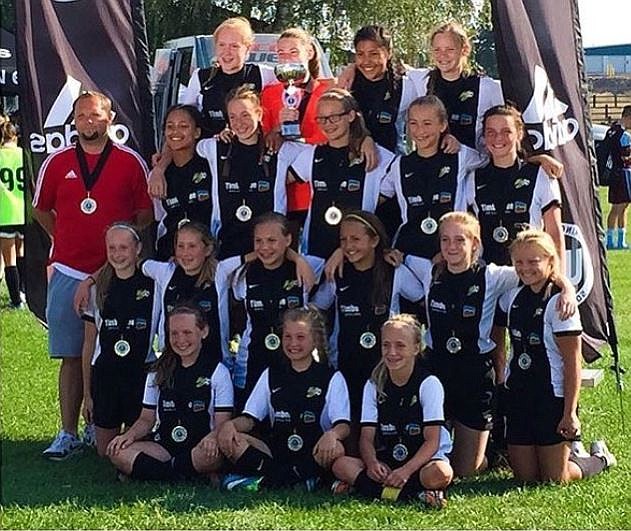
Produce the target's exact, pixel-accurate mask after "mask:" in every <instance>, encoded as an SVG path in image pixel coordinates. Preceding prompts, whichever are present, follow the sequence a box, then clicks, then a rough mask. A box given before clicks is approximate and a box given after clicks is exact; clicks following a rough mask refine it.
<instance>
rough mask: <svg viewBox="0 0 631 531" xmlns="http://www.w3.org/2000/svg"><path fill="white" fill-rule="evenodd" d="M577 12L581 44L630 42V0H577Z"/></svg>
mask: <svg viewBox="0 0 631 531" xmlns="http://www.w3.org/2000/svg"><path fill="white" fill-rule="evenodd" d="M550 1H551V2H553V1H554V0H550ZM578 13H579V17H580V19H581V29H582V32H583V46H585V47H590V46H605V45H607V44H631V0H578Z"/></svg>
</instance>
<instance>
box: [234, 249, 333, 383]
mask: <svg viewBox="0 0 631 531" xmlns="http://www.w3.org/2000/svg"><path fill="white" fill-rule="evenodd" d="M303 258H305V260H307V262H308V263H309V265H310V266H311V268H312V269H313V270H314V273H315V275H316V281H317V280H318V279H319V277H320V274H321V273H322V270H323V268H324V260H322V259H321V258H316V257H311V256H305V257H303ZM232 291H233V294H234V298H235V299H236V300H238V301H243V304H244V307H245V311H246V315H247V320H246V327H245V330H244V331H243V334H242V337H241V341H240V343H239V350H238V352H237V356H236V359H235V360H234V367H233V370H232V374H233V380H234V384H235V387H238V388H239V389H244V388H245V389H247V390H251V389H252V388H253V386H254V384H255V383H256V381H257V380H258V378H259V376H260V375H261V373H262V372H263V371H264V370H265V369H266V368H267V367H269V366H270V365H272V364H273V363H274V362H276V363H277V362H279V361H281V360H282V359H283V358H284V355H283V351H282V347H281V344H280V337H281V336H282V332H281V326H282V317H283V314H284V313H285V310H288V309H290V308H302V307H304V306H305V305H306V304H307V303H308V302H309V293H308V291H307V290H306V288H305V287H304V286H302V287H301V286H299V285H298V279H297V275H296V264H295V263H294V262H291V261H289V260H286V261H285V262H283V264H282V265H281V266H280V267H278V268H277V269H271V270H270V269H266V268H265V267H264V266H263V264H262V263H261V262H260V261H259V260H255V261H254V262H252V263H249V264H245V265H243V266H241V267H240V268H239V269H238V270H237V271H236V273H235V275H234V277H233V281H232ZM248 384H249V385H248Z"/></svg>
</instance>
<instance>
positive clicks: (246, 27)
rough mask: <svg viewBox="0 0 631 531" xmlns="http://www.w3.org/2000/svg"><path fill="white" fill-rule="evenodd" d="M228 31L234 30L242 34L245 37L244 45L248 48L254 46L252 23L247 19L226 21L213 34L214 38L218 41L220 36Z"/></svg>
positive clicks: (229, 19) (240, 18) (232, 18)
mask: <svg viewBox="0 0 631 531" xmlns="http://www.w3.org/2000/svg"><path fill="white" fill-rule="evenodd" d="M226 29H232V30H235V31H237V32H239V33H240V34H241V36H242V37H243V44H245V45H246V46H252V44H254V31H252V25H251V24H250V21H249V20H248V19H247V18H245V17H231V18H227V19H226V20H224V21H223V22H222V23H221V24H219V26H217V28H215V31H214V33H213V38H214V39H215V41H217V38H218V37H219V34H220V33H221V32H222V31H223V30H226Z"/></svg>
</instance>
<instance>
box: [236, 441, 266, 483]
mask: <svg viewBox="0 0 631 531" xmlns="http://www.w3.org/2000/svg"><path fill="white" fill-rule="evenodd" d="M267 462H271V458H270V457H269V456H268V455H267V454H266V453H265V452H261V450H257V449H256V448H254V446H248V447H247V448H246V450H245V452H243V454H241V457H239V459H237V460H236V461H235V462H234V465H233V469H234V471H235V472H236V473H237V474H241V475H243V476H264V475H265V468H266V467H265V463H267Z"/></svg>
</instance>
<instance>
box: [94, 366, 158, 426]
mask: <svg viewBox="0 0 631 531" xmlns="http://www.w3.org/2000/svg"><path fill="white" fill-rule="evenodd" d="M145 379H146V374H145V372H144V371H142V372H139V373H138V374H137V375H125V377H121V375H120V374H116V373H112V372H111V371H103V370H99V369H98V368H96V367H92V384H91V393H92V401H93V402H94V413H93V417H94V424H95V425H96V426H98V427H99V428H105V429H114V428H120V427H121V425H122V424H125V426H128V427H129V426H131V425H132V424H133V423H134V422H136V420H137V419H138V417H139V416H140V411H141V410H142V397H143V394H144V389H145Z"/></svg>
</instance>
